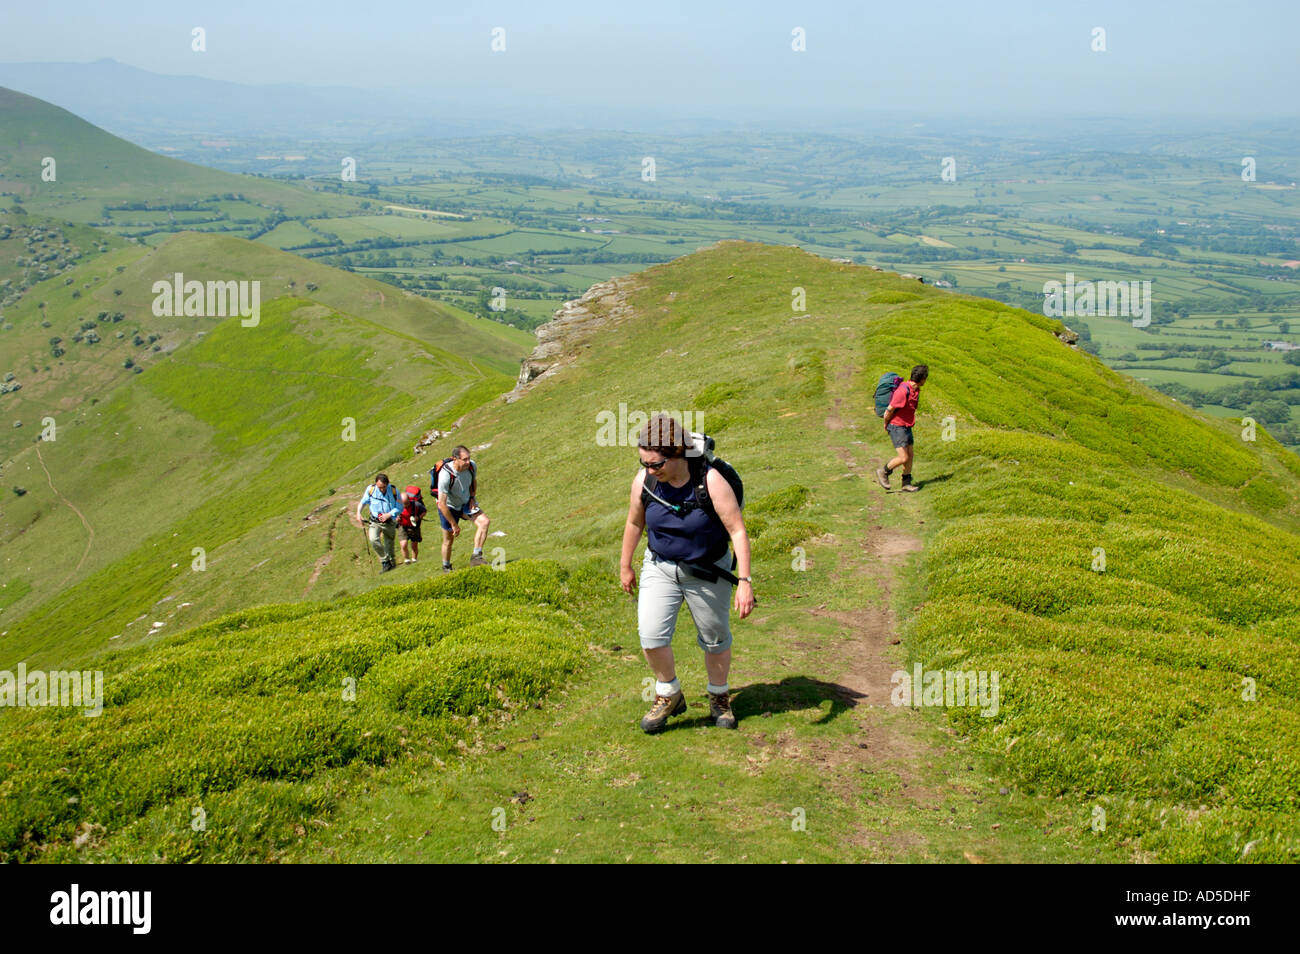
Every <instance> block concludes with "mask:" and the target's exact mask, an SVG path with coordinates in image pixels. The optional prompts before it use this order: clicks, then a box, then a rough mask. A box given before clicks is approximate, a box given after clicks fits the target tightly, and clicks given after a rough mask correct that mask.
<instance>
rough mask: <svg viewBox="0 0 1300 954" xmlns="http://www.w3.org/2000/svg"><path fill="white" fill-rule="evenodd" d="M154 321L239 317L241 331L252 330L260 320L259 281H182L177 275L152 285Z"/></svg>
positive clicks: (260, 292)
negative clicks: (242, 327)
mask: <svg viewBox="0 0 1300 954" xmlns="http://www.w3.org/2000/svg"><path fill="white" fill-rule="evenodd" d="M153 293H154V300H153V314H154V317H155V318H179V317H182V316H184V317H186V318H225V317H227V316H231V317H233V316H235V315H239V316H240V318H242V319H243V320H242V321H240V324H241V325H243V326H244V327H245V328H256V327H257V325H258V322H260V321H261V320H262V283H261V282H260V281H256V280H254V281H234V280H231V281H224V282H214V281H209V282H201V281H197V280H190V281H186V280H185V275H184V273H182V272H177V273H176V274H175V275H174V276H173V277H172V280H171V281H168V280H167V279H165V278H160V279H159V280H158V281H156V282H154V283H153Z"/></svg>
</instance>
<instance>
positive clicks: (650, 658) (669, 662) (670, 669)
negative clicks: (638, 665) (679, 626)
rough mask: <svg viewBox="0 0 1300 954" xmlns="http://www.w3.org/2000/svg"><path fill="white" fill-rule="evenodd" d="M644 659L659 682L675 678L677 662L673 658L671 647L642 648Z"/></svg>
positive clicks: (670, 680)
mask: <svg viewBox="0 0 1300 954" xmlns="http://www.w3.org/2000/svg"><path fill="white" fill-rule="evenodd" d="M642 652H644V653H645V661H646V662H648V663H649V664H650V671H651V672H653V673H654V674H655V678H656V679H658V680H659V681H660V682H672V681H673V680H674V679H676V678H677V662H676V661H675V660H674V659H673V647H671V646H660V647H659V648H658V649H644V650H642Z"/></svg>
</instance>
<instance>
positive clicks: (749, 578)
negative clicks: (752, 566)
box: [736, 576, 754, 584]
mask: <svg viewBox="0 0 1300 954" xmlns="http://www.w3.org/2000/svg"><path fill="white" fill-rule="evenodd" d="M736 579H738V580H740V581H742V582H744V583H751V584H752V583H753V582H754V578H753V577H752V576H738V577H736Z"/></svg>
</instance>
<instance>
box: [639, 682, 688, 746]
mask: <svg viewBox="0 0 1300 954" xmlns="http://www.w3.org/2000/svg"><path fill="white" fill-rule="evenodd" d="M685 711H686V695H685V693H683V692H681V691H680V690H678V692H677V694H676V695H673V696H655V704H654V705H653V706H651V707H650V711H649V712H647V713H646V714H645V715H644V716H642V717H641V731H642V732H648V733H650V734H651V735H653V734H654V733H656V732H662V731H663V730H664V726H666V725H667V724H668V717H669V716H675V715H677V714H679V713H682V712H685Z"/></svg>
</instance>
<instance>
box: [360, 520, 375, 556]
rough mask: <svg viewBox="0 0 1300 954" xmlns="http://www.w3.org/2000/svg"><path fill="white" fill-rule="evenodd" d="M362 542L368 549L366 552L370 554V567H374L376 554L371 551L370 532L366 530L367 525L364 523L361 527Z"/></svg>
mask: <svg viewBox="0 0 1300 954" xmlns="http://www.w3.org/2000/svg"><path fill="white" fill-rule="evenodd" d="M361 541H362V545H363V546H364V547H365V548H366V552H367V553H369V554H370V565H371V566H374V565H375V552H374V551H373V550H372V549H370V532H369V531H368V530H366V525H365V524H364V523H363V524H362V525H361Z"/></svg>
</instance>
